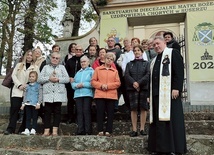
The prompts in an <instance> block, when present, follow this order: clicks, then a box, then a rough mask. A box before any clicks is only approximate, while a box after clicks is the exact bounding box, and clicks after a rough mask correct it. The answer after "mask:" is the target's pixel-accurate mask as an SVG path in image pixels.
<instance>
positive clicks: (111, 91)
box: [91, 52, 120, 136]
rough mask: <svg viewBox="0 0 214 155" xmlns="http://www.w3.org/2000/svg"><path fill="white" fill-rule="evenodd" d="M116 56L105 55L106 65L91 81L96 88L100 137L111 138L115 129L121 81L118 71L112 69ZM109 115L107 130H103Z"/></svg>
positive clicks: (98, 70)
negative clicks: (105, 116)
mask: <svg viewBox="0 0 214 155" xmlns="http://www.w3.org/2000/svg"><path fill="white" fill-rule="evenodd" d="M115 59H116V56H115V54H114V53H111V52H110V53H107V54H106V55H105V64H104V65H101V66H100V67H97V68H96V69H95V72H94V75H93V77H92V80H91V84H92V86H93V87H94V88H95V95H94V98H95V99H96V106H97V128H98V132H99V133H98V136H103V135H106V136H110V134H111V133H112V128H113V118H114V104H115V101H116V100H118V96H117V88H118V87H119V86H120V79H119V75H118V72H117V70H116V69H114V68H113V67H112V63H114V61H115ZM105 112H106V113H107V125H106V130H105V132H104V130H103V118H104V114H105Z"/></svg>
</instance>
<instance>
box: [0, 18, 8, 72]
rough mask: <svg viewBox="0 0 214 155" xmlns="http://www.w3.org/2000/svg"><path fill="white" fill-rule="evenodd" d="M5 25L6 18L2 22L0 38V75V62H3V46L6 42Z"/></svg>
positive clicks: (0, 64)
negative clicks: (0, 36) (0, 37)
mask: <svg viewBox="0 0 214 155" xmlns="http://www.w3.org/2000/svg"><path fill="white" fill-rule="evenodd" d="M6 26H7V20H5V21H4V22H3V24H2V39H1V47H0V75H2V74H1V72H2V70H1V69H2V64H3V58H4V51H5V46H6V42H7V37H6Z"/></svg>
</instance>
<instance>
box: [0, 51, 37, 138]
mask: <svg viewBox="0 0 214 155" xmlns="http://www.w3.org/2000/svg"><path fill="white" fill-rule="evenodd" d="M31 71H36V72H37V73H39V68H38V66H36V65H35V64H34V61H33V56H32V51H31V50H28V51H27V52H26V53H25V55H24V57H23V59H22V62H20V63H18V64H17V65H16V66H15V68H14V70H13V73H12V79H13V82H14V86H13V88H12V94H11V107H10V119H9V124H8V127H7V129H6V131H5V132H4V135H9V134H12V133H15V130H16V122H17V120H18V118H19V117H18V115H19V110H20V107H21V105H22V101H23V94H24V90H25V88H26V83H27V82H28V77H29V73H30V72H31Z"/></svg>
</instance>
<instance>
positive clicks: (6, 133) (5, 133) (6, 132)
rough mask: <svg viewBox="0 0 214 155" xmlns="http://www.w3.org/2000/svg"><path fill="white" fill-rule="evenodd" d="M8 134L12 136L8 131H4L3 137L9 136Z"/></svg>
mask: <svg viewBox="0 0 214 155" xmlns="http://www.w3.org/2000/svg"><path fill="white" fill-rule="evenodd" d="M10 134H12V133H11V132H9V131H7V130H6V131H4V135H10Z"/></svg>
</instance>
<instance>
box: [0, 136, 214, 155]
mask: <svg viewBox="0 0 214 155" xmlns="http://www.w3.org/2000/svg"><path fill="white" fill-rule="evenodd" d="M0 137H1V138H0V148H1V149H0V154H2V155H3V154H4V155H5V154H8V155H9V154H10V155H14V154H15V155H19V154H20V155H25V154H26V155H31V154H33V155H41V154H43V155H44V154H46V155H58V154H61V155H62V154H63V155H70V154H76V155H82V154H89V155H90V154H100V155H104V154H144V155H146V154H149V152H148V151H147V150H146V148H147V138H148V137H147V136H139V137H132V138H131V137H129V136H113V137H105V136H55V137H52V136H49V137H43V136H40V135H35V136H21V135H14V134H13V135H7V136H6V135H0ZM187 148H188V153H187V154H188V155H202V154H203V155H211V154H214V136H213V135H188V136H187Z"/></svg>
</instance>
